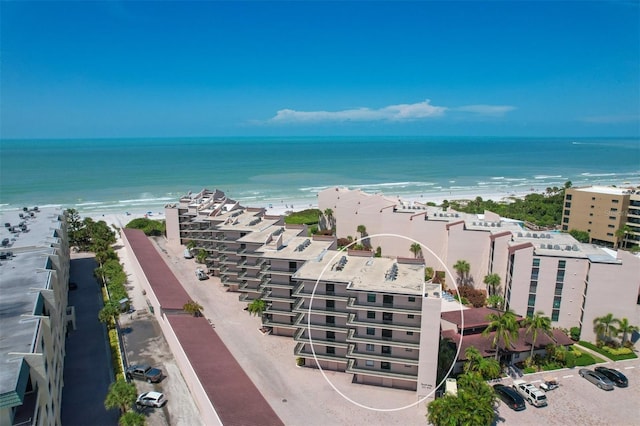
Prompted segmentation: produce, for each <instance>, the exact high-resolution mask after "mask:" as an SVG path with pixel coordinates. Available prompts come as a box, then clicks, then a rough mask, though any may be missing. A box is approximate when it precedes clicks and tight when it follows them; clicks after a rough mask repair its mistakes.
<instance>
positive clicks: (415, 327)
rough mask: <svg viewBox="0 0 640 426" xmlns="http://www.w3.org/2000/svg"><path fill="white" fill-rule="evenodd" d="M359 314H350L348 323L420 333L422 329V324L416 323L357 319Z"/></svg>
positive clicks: (355, 325) (354, 325) (353, 325)
mask: <svg viewBox="0 0 640 426" xmlns="http://www.w3.org/2000/svg"><path fill="white" fill-rule="evenodd" d="M356 317H357V315H356V314H354V313H352V314H349V318H348V319H347V325H349V326H352V327H357V326H361V327H374V328H386V329H391V330H401V331H413V332H417V333H419V332H420V330H421V329H422V328H421V326H420V324H416V325H407V324H394V323H393V322H389V321H382V322H380V321H376V320H364V319H357V318H356Z"/></svg>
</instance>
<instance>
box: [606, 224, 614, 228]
mask: <svg viewBox="0 0 640 426" xmlns="http://www.w3.org/2000/svg"><path fill="white" fill-rule="evenodd" d="M607 227H608V228H615V227H616V226H615V225H607Z"/></svg>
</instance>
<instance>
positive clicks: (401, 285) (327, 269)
mask: <svg viewBox="0 0 640 426" xmlns="http://www.w3.org/2000/svg"><path fill="white" fill-rule="evenodd" d="M424 268H425V266H424V265H422V264H405V263H398V262H397V260H396V259H391V258H385V257H373V256H371V257H361V256H349V255H348V254H347V253H345V252H344V251H337V250H329V251H327V252H326V253H324V254H323V255H322V256H321V257H318V258H316V259H311V260H309V261H307V262H306V263H305V264H304V265H303V266H302V267H301V268H300V269H299V270H298V271H297V272H296V273H295V274H294V275H293V278H295V279H299V280H314V281H315V280H317V279H318V277H320V280H322V281H335V282H346V283H348V284H347V288H348V289H350V290H356V291H376V292H382V293H398V294H411V295H422V293H423V286H424V282H425V281H424Z"/></svg>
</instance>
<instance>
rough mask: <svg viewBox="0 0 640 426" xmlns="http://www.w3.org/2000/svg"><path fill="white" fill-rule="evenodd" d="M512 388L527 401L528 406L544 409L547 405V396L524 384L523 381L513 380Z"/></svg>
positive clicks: (530, 385) (529, 384)
mask: <svg viewBox="0 0 640 426" xmlns="http://www.w3.org/2000/svg"><path fill="white" fill-rule="evenodd" d="M513 388H514V389H515V390H516V391H518V393H519V394H520V395H522V397H523V398H524V399H525V400H527V401H529V404H531V405H533V406H535V407H544V406H546V405H547V396H546V395H545V394H544V392H542V391H541V390H540V389H538V388H537V387H535V386H534V385H532V384H531V383H526V382H525V381H524V380H514V381H513Z"/></svg>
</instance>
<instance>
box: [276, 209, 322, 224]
mask: <svg viewBox="0 0 640 426" xmlns="http://www.w3.org/2000/svg"><path fill="white" fill-rule="evenodd" d="M320 214H321V212H320V210H318V209H307V210H302V211H299V212H294V213H291V214H290V215H288V216H287V217H285V218H284V222H285V223H288V224H292V225H293V224H297V225H302V224H304V225H315V224H316V223H318V220H319V218H320Z"/></svg>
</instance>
